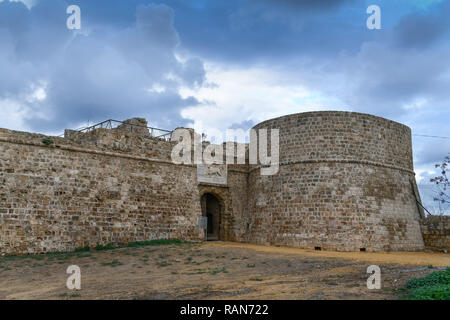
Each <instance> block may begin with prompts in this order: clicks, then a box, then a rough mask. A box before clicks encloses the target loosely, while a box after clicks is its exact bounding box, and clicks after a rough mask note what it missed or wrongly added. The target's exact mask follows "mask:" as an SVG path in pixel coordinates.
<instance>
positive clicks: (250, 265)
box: [247, 263, 255, 268]
mask: <svg viewBox="0 0 450 320" xmlns="http://www.w3.org/2000/svg"><path fill="white" fill-rule="evenodd" d="M254 267H255V264H254V263H249V264H248V265H247V268H254Z"/></svg>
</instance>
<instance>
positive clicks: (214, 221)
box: [201, 193, 222, 240]
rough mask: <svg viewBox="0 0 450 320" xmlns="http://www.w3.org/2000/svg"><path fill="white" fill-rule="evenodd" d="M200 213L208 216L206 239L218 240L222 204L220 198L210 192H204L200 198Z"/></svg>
mask: <svg viewBox="0 0 450 320" xmlns="http://www.w3.org/2000/svg"><path fill="white" fill-rule="evenodd" d="M201 204H202V215H203V216H204V217H207V218H208V225H207V239H208V240H219V238H220V212H221V208H222V205H221V204H220V200H219V199H218V198H217V197H216V196H214V195H213V194H211V193H205V194H204V195H203V196H202V198H201Z"/></svg>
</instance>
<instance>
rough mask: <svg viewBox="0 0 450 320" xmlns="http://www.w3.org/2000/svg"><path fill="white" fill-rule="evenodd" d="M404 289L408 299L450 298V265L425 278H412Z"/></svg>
mask: <svg viewBox="0 0 450 320" xmlns="http://www.w3.org/2000/svg"><path fill="white" fill-rule="evenodd" d="M404 290H405V291H406V292H407V295H406V297H405V299H407V300H450V267H448V268H447V269H446V270H443V271H435V272H432V273H430V274H429V275H427V276H426V277H423V278H415V279H411V280H409V281H408V282H407V283H406V285H405V287H404Z"/></svg>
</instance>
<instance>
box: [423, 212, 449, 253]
mask: <svg viewBox="0 0 450 320" xmlns="http://www.w3.org/2000/svg"><path fill="white" fill-rule="evenodd" d="M421 226H422V233H423V240H424V241H425V246H426V248H427V249H429V250H435V251H444V250H446V251H447V252H449V251H450V217H449V216H429V217H427V218H426V219H423V220H422V221H421Z"/></svg>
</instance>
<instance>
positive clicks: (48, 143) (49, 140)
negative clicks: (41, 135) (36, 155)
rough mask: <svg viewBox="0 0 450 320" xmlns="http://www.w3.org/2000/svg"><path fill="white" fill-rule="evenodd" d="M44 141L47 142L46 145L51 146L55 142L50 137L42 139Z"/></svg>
mask: <svg viewBox="0 0 450 320" xmlns="http://www.w3.org/2000/svg"><path fill="white" fill-rule="evenodd" d="M42 143H43V144H45V145H46V146H50V145H52V144H53V141H52V140H51V139H49V138H45V139H42Z"/></svg>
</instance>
